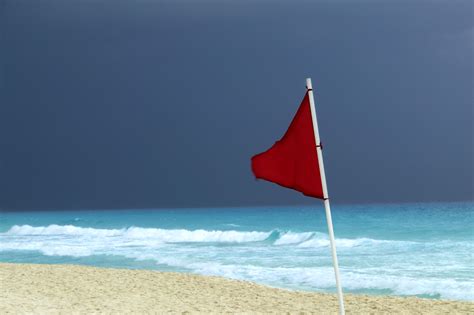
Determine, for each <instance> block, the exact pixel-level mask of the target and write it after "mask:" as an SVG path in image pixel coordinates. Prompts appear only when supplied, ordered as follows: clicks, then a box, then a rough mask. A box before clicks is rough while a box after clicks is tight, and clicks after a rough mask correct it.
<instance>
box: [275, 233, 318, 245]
mask: <svg viewBox="0 0 474 315" xmlns="http://www.w3.org/2000/svg"><path fill="white" fill-rule="evenodd" d="M313 235H314V233H313V232H305V233H292V232H288V233H284V234H282V235H281V236H280V237H279V238H278V239H277V240H276V241H275V242H274V243H273V244H275V245H289V244H298V243H301V242H304V241H306V240H307V239H309V238H311V237H313Z"/></svg>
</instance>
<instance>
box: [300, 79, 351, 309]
mask: <svg viewBox="0 0 474 315" xmlns="http://www.w3.org/2000/svg"><path fill="white" fill-rule="evenodd" d="M306 88H307V90H308V97H309V105H310V107H311V119H312V121H313V130H314V139H315V140H316V152H317V155H318V161H319V174H320V175H321V184H322V187H323V196H324V208H325V210H326V221H327V223H328V231H329V241H330V243H331V253H332V262H333V265H334V273H335V275H336V288H337V298H338V301H339V314H341V315H344V314H345V311H344V299H343V296H342V288H341V280H340V277H339V264H338V262H337V253H336V242H335V240H334V229H333V226H332V217H331V207H330V205H329V196H328V188H327V184H326V174H325V173H324V163H323V151H322V148H321V140H320V138H319V129H318V120H317V119H316V107H315V106H314V95H313V85H312V84H311V78H307V79H306Z"/></svg>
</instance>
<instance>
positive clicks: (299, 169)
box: [252, 93, 324, 199]
mask: <svg viewBox="0 0 474 315" xmlns="http://www.w3.org/2000/svg"><path fill="white" fill-rule="evenodd" d="M252 171H253V173H254V175H255V177H257V178H261V179H265V180H268V181H270V182H273V183H276V184H278V185H281V186H283V187H287V188H291V189H294V190H297V191H300V192H302V193H303V194H305V195H306V196H311V197H316V198H320V199H324V194H323V188H322V183H321V176H320V173H319V162H318V156H317V153H316V141H315V139H314V129H313V122H312V119H311V108H310V104H309V96H308V93H306V95H305V97H304V99H303V101H302V102H301V105H300V107H299V109H298V111H297V112H296V115H295V117H294V118H293V121H292V122H291V124H290V127H289V128H288V130H287V131H286V133H285V135H284V136H283V138H281V139H280V140H279V141H277V142H276V143H275V144H274V145H273V146H272V147H271V148H270V149H268V150H267V151H265V152H263V153H260V154H257V155H255V156H254V157H252Z"/></svg>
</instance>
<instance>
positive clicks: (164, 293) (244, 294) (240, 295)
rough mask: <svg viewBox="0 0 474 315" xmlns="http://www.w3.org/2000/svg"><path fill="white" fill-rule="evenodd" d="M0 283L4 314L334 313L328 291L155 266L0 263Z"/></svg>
mask: <svg viewBox="0 0 474 315" xmlns="http://www.w3.org/2000/svg"><path fill="white" fill-rule="evenodd" d="M0 287H1V289H2V290H0V309H2V313H6V314H25V313H29V314H31V313H33V314H39V313H41V314H57V313H76V314H86V313H87V314H90V313H96V314H97V313H140V314H144V313H145V314H146V313H156V312H158V313H162V312H163V313H164V312H167V313H183V312H189V313H229V312H230V313H249V312H250V313H287V312H290V313H318V314H319V313H324V314H336V313H337V297H336V295H335V294H330V293H314V292H304V291H290V290H286V289H279V288H272V287H267V286H264V285H260V284H256V283H253V282H248V281H241V280H233V279H227V278H223V277H217V276H202V275H197V274H191V273H173V272H161V271H154V270H132V269H114V268H99V267H90V266H81V265H48V264H16V263H0ZM344 300H345V304H346V312H347V313H348V314H360V313H376V314H381V313H386V314H397V313H398V314H473V313H474V302H470V301H455V300H432V299H422V298H417V297H395V296H382V295H373V296H372V295H356V294H346V295H345V296H344Z"/></svg>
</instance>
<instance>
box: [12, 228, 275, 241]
mask: <svg viewBox="0 0 474 315" xmlns="http://www.w3.org/2000/svg"><path fill="white" fill-rule="evenodd" d="M4 234H6V235H30V236H47V235H63V236H82V237H124V238H127V239H145V238H146V239H153V240H154V241H157V242H162V243H180V242H224V243H243V242H257V241H263V240H265V239H266V238H267V237H268V236H269V235H270V233H269V232H257V231H252V232H240V231H206V230H193V231H190V230H184V229H175V230H166V229H156V228H140V227H129V228H126V229H125V228H124V229H95V228H84V227H77V226H73V225H55V224H53V225H49V226H46V227H33V226H30V225H21V226H18V225H15V226H13V227H12V228H10V230H8V231H7V232H6V233H4Z"/></svg>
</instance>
